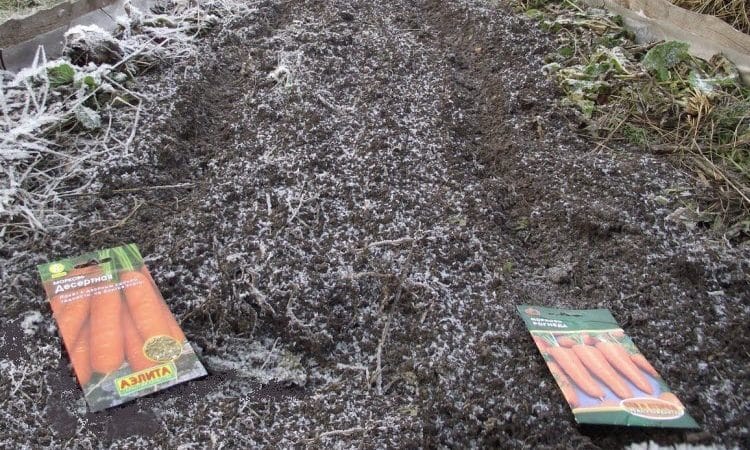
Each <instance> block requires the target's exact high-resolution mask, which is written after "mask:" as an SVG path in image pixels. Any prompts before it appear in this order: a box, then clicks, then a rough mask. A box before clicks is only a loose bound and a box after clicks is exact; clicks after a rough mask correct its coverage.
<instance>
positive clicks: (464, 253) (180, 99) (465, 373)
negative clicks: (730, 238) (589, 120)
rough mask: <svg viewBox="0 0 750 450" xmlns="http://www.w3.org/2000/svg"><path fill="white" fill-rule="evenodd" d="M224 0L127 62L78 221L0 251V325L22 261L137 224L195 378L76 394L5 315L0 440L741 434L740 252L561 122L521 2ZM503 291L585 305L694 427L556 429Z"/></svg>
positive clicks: (677, 181) (32, 285) (628, 162)
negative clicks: (4, 411)
mask: <svg viewBox="0 0 750 450" xmlns="http://www.w3.org/2000/svg"><path fill="white" fill-rule="evenodd" d="M226 5H228V6H227V8H229V9H232V8H235V9H236V13H235V14H224V15H222V16H221V17H222V18H221V20H220V24H219V26H217V27H216V28H215V30H214V31H213V32H212V33H211V34H210V35H209V36H207V38H206V39H205V40H203V41H200V42H196V44H195V45H196V46H197V47H196V48H195V49H193V52H194V53H193V54H199V55H200V57H196V58H192V59H187V60H185V61H182V62H180V61H178V62H174V63H172V64H169V65H164V64H157V67H158V68H157V70H155V71H153V72H152V73H151V74H149V75H148V76H146V77H144V78H141V79H140V80H139V81H138V83H136V85H135V86H134V88H138V95H139V97H140V98H142V99H143V100H142V102H143V107H142V109H141V120H140V124H141V126H139V128H138V132H137V133H136V134H135V137H134V139H133V140H132V147H131V148H132V153H131V154H130V155H129V157H128V158H120V159H117V160H112V161H111V163H110V164H108V165H107V166H106V167H101V168H100V169H99V171H98V174H99V175H100V179H101V183H102V192H103V195H100V196H85V197H83V196H82V197H76V203H75V207H76V208H77V211H79V212H80V221H79V222H78V223H77V226H76V228H74V229H71V230H68V231H63V232H62V233H61V234H60V235H59V236H56V237H55V238H54V239H48V240H45V241H43V242H39V243H37V244H35V245H33V246H32V245H27V246H22V245H20V244H19V245H17V246H15V247H13V251H11V250H10V248H9V249H8V250H4V251H5V253H4V256H6V257H7V258H8V263H7V264H5V265H4V266H2V269H1V270H2V273H0V275H2V280H3V284H2V285H1V286H0V294H2V295H3V296H4V298H10V299H12V300H11V301H10V302H9V303H8V304H7V306H5V308H6V309H5V310H3V312H2V314H3V318H6V317H15V316H16V315H22V316H23V315H24V314H25V313H27V312H29V311H32V310H37V311H38V310H42V308H44V305H43V304H42V294H41V288H40V287H39V286H38V283H37V281H36V277H35V274H34V273H33V270H32V269H31V268H32V267H33V265H34V264H36V263H39V262H41V261H43V260H45V259H47V258H50V257H51V255H68V254H75V253H80V252H81V250H83V249H86V250H88V249H93V248H100V247H104V246H109V245H113V244H117V243H120V242H130V241H134V242H137V243H138V244H139V246H140V247H141V250H142V253H143V254H144V255H145V256H146V258H147V264H148V265H149V267H150V268H151V270H152V271H153V273H154V276H155V279H156V281H157V283H158V284H159V286H160V288H161V289H162V292H163V293H164V295H165V297H166V299H167V302H168V303H169V305H170V307H171V309H172V310H173V311H174V312H175V313H176V315H177V317H178V319H179V320H180V322H181V323H182V325H183V327H184V329H185V331H186V334H187V335H188V338H189V339H190V340H191V341H192V342H193V343H194V344H195V346H196V349H197V350H198V351H199V352H200V354H201V357H202V359H203V361H204V362H205V363H206V365H207V368H208V369H209V371H210V372H211V375H210V376H209V377H207V378H206V379H204V380H200V381H196V382H193V383H188V384H185V385H182V386H178V387H175V388H174V389H172V390H169V391H167V392H164V393H161V394H157V395H155V396H152V397H149V398H145V399H140V400H138V401H137V402H135V403H133V404H130V405H127V406H124V407H122V408H117V409H115V410H110V411H108V412H105V413H103V414H100V415H90V414H85V412H82V411H80V410H79V409H77V408H75V407H72V406H70V405H73V404H74V403H73V401H74V399H76V398H79V397H80V393H79V392H78V391H77V388H76V387H75V383H74V382H73V381H72V379H71V377H70V375H69V373H68V372H67V371H66V369H65V367H64V364H65V363H64V358H65V356H64V355H56V356H57V359H56V358H55V357H54V356H50V355H49V354H47V353H45V352H42V351H40V350H39V349H40V348H46V347H44V346H45V345H46V346H52V347H53V348H56V347H54V346H55V345H57V339H56V337H55V335H54V331H53V330H43V331H39V332H37V333H35V334H34V335H26V334H24V333H23V331H20V328H19V327H20V325H18V326H16V327H15V328H13V327H9V328H7V329H5V330H4V331H3V333H4V339H5V341H7V340H8V339H10V337H11V336H16V337H15V338H14V339H15V341H14V342H18V343H19V344H17V345H15V346H14V345H10V344H7V343H4V344H2V345H0V349H2V350H3V353H2V354H0V360H1V361H2V363H3V364H4V365H5V366H0V367H11V365H14V366H13V367H16V366H17V365H18V364H24V362H23V361H28V364H29V367H32V366H33V367H43V368H45V370H46V371H45V372H43V373H42V374H41V375H39V376H38V386H39V387H35V388H32V387H30V386H28V385H27V384H23V382H22V383H21V384H8V382H5V384H3V385H0V386H2V389H3V390H2V391H0V394H2V399H4V400H5V401H6V402H12V403H13V404H14V405H15V406H14V407H15V408H17V409H16V410H14V411H15V413H14V414H15V417H24V418H26V422H24V424H23V426H21V425H19V424H16V423H15V422H12V421H9V422H8V423H9V424H10V425H9V428H8V431H7V432H5V434H0V442H1V443H6V442H13V443H15V444H17V443H18V442H23V443H29V444H30V445H38V444H40V443H41V444H48V445H54V444H59V443H61V442H62V443H64V442H68V440H69V439H74V436H75V439H77V440H78V441H79V442H88V441H89V440H90V441H92V442H104V443H106V444H113V445H114V446H116V447H144V446H149V447H153V446H154V445H175V444H177V443H179V444H184V445H185V446H196V447H206V446H212V445H213V446H217V447H218V446H220V445H224V446H226V447H233V446H240V447H248V446H269V447H281V448H290V447H293V446H309V447H324V446H325V447H329V446H330V447H333V448H352V447H357V446H363V447H366V448H416V447H461V448H472V447H485V448H486V447H496V448H521V447H534V448H556V447H559V446H560V445H561V443H565V444H569V445H570V446H572V447H584V448H596V447H601V448H619V447H623V446H625V445H629V444H638V443H643V442H649V441H655V442H657V443H659V444H664V445H670V444H675V443H695V444H703V443H713V444H725V445H727V446H737V445H741V443H742V442H744V441H746V440H747V439H748V430H747V428H746V425H744V422H745V421H746V416H747V414H746V412H747V409H748V407H749V406H750V404H749V403H748V402H749V401H750V400H748V399H749V398H750V395H748V394H749V392H748V389H750V387H749V386H748V382H747V380H748V376H750V374H749V373H748V357H747V353H746V352H745V351H744V350H743V349H744V348H745V347H746V346H747V345H750V342H748V336H747V333H746V323H747V320H748V318H750V317H749V316H750V311H749V310H748V309H749V308H748V304H747V297H746V296H747V281H748V280H747V271H748V264H747V260H748V259H747V258H748V250H747V248H742V247H738V248H735V247H732V246H731V245H729V244H727V243H724V242H721V241H720V240H719V241H717V240H714V239H713V238H712V237H711V236H710V235H709V234H708V233H706V231H705V229H703V228H701V227H700V226H696V227H692V228H691V229H688V228H686V227H684V226H683V225H682V224H681V223H680V222H672V221H670V220H667V217H668V216H669V215H670V214H672V213H673V212H674V211H675V210H677V209H678V208H679V207H680V206H681V202H682V201H683V200H684V199H685V198H689V197H690V196H691V195H693V194H692V192H693V191H694V189H695V187H694V186H693V184H692V183H691V181H690V180H689V178H687V177H685V176H684V175H682V174H680V173H679V172H678V171H676V170H675V169H674V167H673V166H671V165H670V164H668V163H667V162H665V161H663V160H659V159H656V158H654V157H652V156H646V155H642V154H639V153H624V152H623V153H618V152H611V153H608V152H604V151H600V152H597V153H593V152H591V150H592V149H591V148H589V146H588V145H587V144H586V142H583V141H581V140H579V139H578V138H577V137H576V135H575V134H574V133H573V132H572V131H571V130H569V129H568V128H567V127H568V124H569V123H570V122H569V121H568V120H567V119H566V118H565V117H564V110H560V109H559V108H557V107H555V106H554V101H555V98H556V94H555V91H554V89H553V87H551V86H550V85H549V84H548V83H547V82H546V81H544V76H543V74H542V72H541V67H542V55H543V53H544V52H545V51H549V41H548V38H547V37H546V36H545V35H542V34H539V33H538V32H536V31H533V30H534V28H533V26H532V25H531V23H529V22H527V21H526V20H525V19H523V18H519V17H517V16H515V15H513V14H512V13H511V12H510V11H509V10H508V9H506V8H505V7H503V6H501V5H500V6H498V5H497V4H496V2H486V1H480V0H473V1H469V0H465V1H447V2H446V1H437V0H435V1H430V0H420V1H416V2H415V1H408V2H407V1H398V0H393V1H385V2H365V1H354V2H352V1H343V0H342V1H336V0H331V1H327V2H319V1H303V0H300V1H295V2H282V1H271V0H266V1H258V2H250V3H243V4H242V5H241V6H234V5H233V4H231V3H226ZM123 218H126V219H127V220H123ZM99 230H106V231H102V232H98V233H95V234H93V232H95V231H99ZM6 280H12V282H9V283H6V282H5V281H6ZM524 302H525V303H539V304H543V305H547V306H561V307H570V308H575V307H579V308H595V307H606V308H609V309H611V310H612V311H613V313H614V315H615V317H616V318H618V319H619V320H620V322H621V324H622V325H623V326H624V327H625V328H626V329H627V330H628V332H629V334H631V335H632V336H633V338H634V340H635V342H636V344H637V345H638V346H639V348H640V349H641V350H642V351H643V352H644V354H646V355H647V356H648V357H649V358H650V359H651V360H652V361H653V363H654V365H655V366H656V367H657V369H659V370H660V371H661V372H662V375H663V376H664V378H665V379H666V380H667V381H668V382H669V384H670V385H671V386H672V387H673V388H674V390H675V391H676V392H677V393H678V394H679V395H680V397H681V398H682V399H683V402H684V403H685V404H686V405H687V407H688V409H689V410H690V412H691V414H693V415H694V416H695V417H696V418H697V419H698V420H699V422H701V424H702V425H703V426H704V433H703V434H701V433H698V434H684V433H680V432H667V431H647V430H631V429H624V430H619V429H618V430H617V431H616V432H612V431H611V430H610V431H609V432H607V431H601V430H587V429H581V428H578V427H576V426H575V425H574V423H573V419H572V415H571V414H570V412H569V410H568V409H567V406H566V405H565V403H564V402H563V399H562V396H561V395H560V393H559V392H558V391H557V388H556V386H555V384H554V381H553V379H552V378H551V376H550V375H549V374H548V373H547V370H546V367H545V365H544V362H543V360H542V359H541V358H540V357H539V355H538V353H537V351H536V349H535V348H534V347H533V345H532V343H531V340H530V338H529V336H528V334H527V333H526V331H525V330H524V329H523V326H522V323H521V322H520V320H519V319H518V318H517V316H516V313H515V305H516V304H519V303H524ZM5 341H4V342H5ZM19 348H26V349H31V350H29V351H28V352H26V353H23V355H22V356H18V355H16V353H18V349H19ZM24 358H26V359H24ZM29 367H25V368H22V370H31V369H29ZM4 370H5V369H4ZM7 370H9V371H10V370H11V369H7ZM12 370H15V371H16V372H13V373H17V372H18V370H19V369H12ZM16 386H18V387H16ZM30 389H46V390H47V391H49V392H51V393H52V394H51V397H50V399H49V400H48V401H47V405H48V406H47V410H46V411H45V410H41V408H42V407H41V406H40V405H38V404H37V403H35V402H36V397H34V396H32V395H29V396H30V399H26V398H24V397H23V393H26V392H27V391H28V390H30ZM30 392H32V393H33V391H30ZM11 393H13V396H10V394H11ZM61 393H64V394H61ZM17 394H20V395H21V397H19V396H18V395H17ZM0 401H3V400H0ZM62 405H65V407H63V406H62ZM24 409H27V410H28V413H26V412H24ZM124 421H126V422H127V423H129V424H132V425H131V426H130V428H125V429H122V428H118V426H119V425H117V424H120V423H123V422H124ZM71 424H75V425H76V426H71ZM69 430H74V431H75V432H76V433H78V434H77V435H74V434H72V433H71V432H70V431H69ZM2 439H4V440H2Z"/></svg>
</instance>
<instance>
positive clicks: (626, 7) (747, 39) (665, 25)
mask: <svg viewBox="0 0 750 450" xmlns="http://www.w3.org/2000/svg"><path fill="white" fill-rule="evenodd" d="M583 1H584V2H585V3H586V4H588V5H589V6H593V7H595V8H604V9H608V10H610V11H612V12H613V13H615V14H619V15H620V16H622V18H623V22H624V23H625V26H626V27H628V28H629V29H631V30H632V31H633V32H634V33H635V35H636V38H637V40H638V41H639V42H653V41H661V40H665V41H682V42H687V43H688V44H690V50H689V51H690V54H692V55H694V56H697V57H699V58H703V59H710V58H711V57H712V56H713V55H715V54H717V53H723V54H724V56H726V57H727V58H728V59H729V60H730V61H732V62H733V63H734V64H735V65H736V66H737V69H738V70H739V72H740V75H741V76H742V79H743V81H744V82H745V83H746V84H750V36H748V35H747V34H745V33H742V32H740V31H738V30H735V29H734V28H732V26H731V25H729V24H728V23H726V22H724V21H722V20H720V19H717V18H716V17H713V16H709V15H706V14H700V13H696V12H693V11H689V10H687V9H684V8H680V7H679V6H675V5H673V4H672V3H670V2H669V1H667V0H583Z"/></svg>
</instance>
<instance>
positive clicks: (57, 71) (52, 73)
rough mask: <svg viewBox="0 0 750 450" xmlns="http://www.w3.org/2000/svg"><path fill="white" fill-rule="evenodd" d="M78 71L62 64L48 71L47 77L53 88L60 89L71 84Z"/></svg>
mask: <svg viewBox="0 0 750 450" xmlns="http://www.w3.org/2000/svg"><path fill="white" fill-rule="evenodd" d="M75 75H76V70H75V69H74V68H73V66H71V65H70V64H68V63H62V64H60V65H58V66H54V67H50V68H48V69H47V77H48V78H49V82H50V84H51V85H52V87H60V86H64V85H66V84H71V83H72V82H73V78H75Z"/></svg>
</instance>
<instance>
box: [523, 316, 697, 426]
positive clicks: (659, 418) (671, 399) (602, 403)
mask: <svg viewBox="0 0 750 450" xmlns="http://www.w3.org/2000/svg"><path fill="white" fill-rule="evenodd" d="M518 312H519V313H520V314H521V317H522V318H523V320H524V322H525V323H526V327H527V328H528V330H529V331H530V332H531V336H532V338H533V339H534V342H535V343H536V346H537V348H538V349H539V351H540V352H541V353H542V356H543V357H544V360H545V361H546V362H547V367H548V368H549V370H550V372H551V373H552V376H553V377H554V378H555V381H556V382H557V385H558V386H559V388H560V390H561V391H562V393H563V396H564V397H565V400H567V402H568V404H569V405H570V407H571V409H572V410H573V415H574V416H575V419H576V422H578V423H582V424H583V423H585V424H602V425H625V426H639V427H659V428H698V424H697V423H696V422H695V420H693V418H692V417H690V416H689V415H688V414H687V412H686V411H685V407H684V405H683V404H682V403H681V402H680V400H679V399H678V398H677V396H675V395H674V394H673V393H672V392H671V391H670V390H669V387H668V386H667V385H666V383H665V382H664V380H663V379H662V378H661V376H659V373H658V372H657V371H656V369H654V367H653V366H652V365H651V364H650V363H649V362H648V361H647V360H646V358H645V357H644V356H643V355H642V354H641V352H640V351H638V348H637V347H636V346H635V344H634V343H633V341H632V340H631V339H630V338H629V337H628V336H627V335H625V332H624V331H623V330H622V328H620V327H619V326H618V325H617V322H616V321H615V319H614V317H612V314H610V312H609V311H608V310H606V309H588V310H575V309H555V308H544V307H541V306H531V305H521V306H519V307H518Z"/></svg>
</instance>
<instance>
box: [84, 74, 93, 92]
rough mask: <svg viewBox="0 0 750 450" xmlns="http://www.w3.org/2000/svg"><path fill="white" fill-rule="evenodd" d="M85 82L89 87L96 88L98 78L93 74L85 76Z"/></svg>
mask: <svg viewBox="0 0 750 450" xmlns="http://www.w3.org/2000/svg"><path fill="white" fill-rule="evenodd" d="M83 84H85V85H86V86H88V88H89V89H96V80H95V79H94V77H92V76H91V75H86V76H85V77H83Z"/></svg>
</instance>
